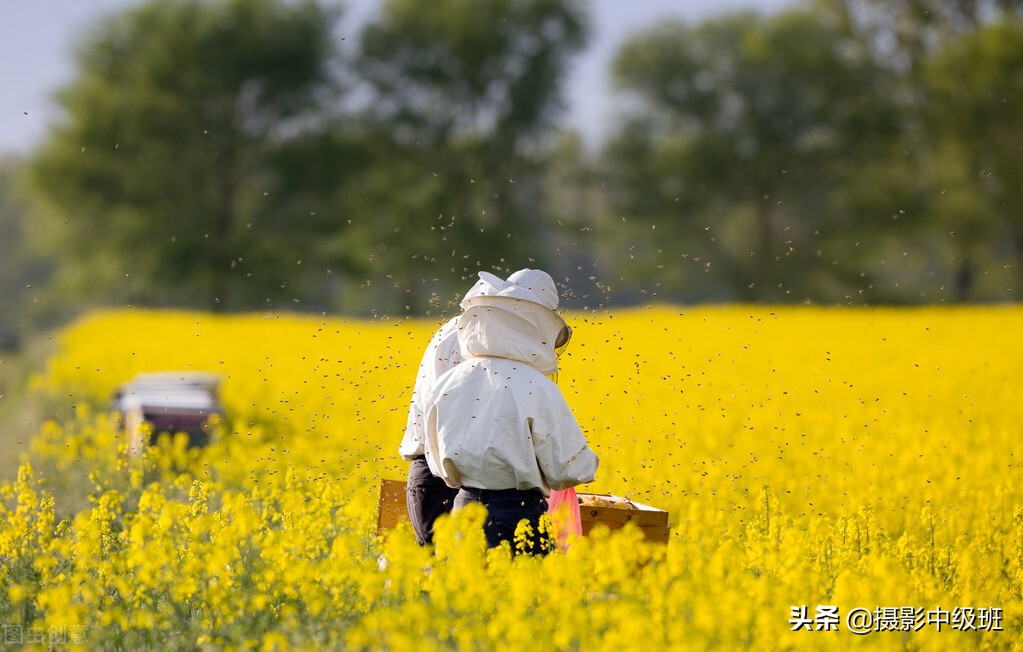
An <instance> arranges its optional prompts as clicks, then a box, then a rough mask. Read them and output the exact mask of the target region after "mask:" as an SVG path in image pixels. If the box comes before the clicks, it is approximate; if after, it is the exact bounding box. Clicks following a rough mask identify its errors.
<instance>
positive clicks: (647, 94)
mask: <svg viewBox="0 0 1023 652" xmlns="http://www.w3.org/2000/svg"><path fill="white" fill-rule="evenodd" d="M613 72H614V79H615V82H616V84H617V86H618V88H619V89H622V90H624V91H626V92H627V95H628V96H629V97H630V99H631V100H632V101H633V104H634V108H633V109H632V112H631V113H630V117H629V119H628V120H627V121H626V123H625V124H624V126H623V127H622V129H621V130H620V132H619V133H618V135H617V137H616V138H615V139H614V140H613V141H612V142H611V143H610V145H609V147H608V150H607V152H606V160H607V161H608V165H609V166H610V169H612V170H613V171H614V174H613V176H614V178H615V183H616V185H615V188H614V191H613V192H614V195H615V197H616V205H617V206H618V210H619V211H620V212H621V213H622V214H623V215H624V216H627V217H628V218H631V219H632V220H633V221H637V220H638V221H639V222H640V224H642V225H644V226H645V227H649V229H650V230H649V231H648V232H649V234H650V236H651V237H649V238H644V243H643V244H640V245H638V246H640V247H642V248H643V256H642V258H644V259H645V260H649V261H650V262H651V264H654V265H657V266H658V267H659V268H660V269H661V270H662V271H661V274H663V278H664V279H665V281H666V282H667V283H668V284H669V289H671V288H672V287H673V288H674V290H673V291H674V295H672V294H670V293H669V296H672V298H679V295H678V292H680V291H681V288H682V287H685V286H686V285H688V286H689V289H687V292H688V293H689V294H688V298H690V299H692V298H696V299H706V298H711V297H715V298H717V299H719V300H720V299H736V298H739V299H744V300H770V301H779V300H780V301H792V300H805V299H820V298H822V297H825V296H826V297H829V298H832V299H837V298H840V297H841V295H842V293H845V294H848V293H849V292H850V290H856V289H862V287H861V288H857V287H856V284H857V283H866V281H861V280H860V272H861V271H862V270H861V268H860V267H861V264H862V261H861V256H862V255H861V254H860V253H859V252H858V251H857V250H856V248H857V245H858V244H859V241H860V240H861V238H863V237H864V236H865V235H867V233H866V231H867V229H869V228H870V226H871V224H872V222H871V221H870V220H867V219H863V218H862V217H861V216H858V215H856V214H853V213H852V212H851V210H850V207H851V205H850V204H849V203H848V199H847V198H844V197H843V196H842V195H841V194H840V192H839V191H840V190H841V189H845V188H848V187H849V186H848V185H847V182H848V180H849V179H850V178H851V177H852V176H855V175H856V174H857V172H858V170H859V168H860V167H861V166H863V165H866V164H868V163H869V162H870V161H871V160H872V159H874V158H875V157H877V156H878V152H879V151H882V150H884V148H885V147H887V146H888V143H889V142H890V141H891V139H892V138H893V137H894V136H895V135H896V129H897V125H898V119H897V117H898V116H897V112H896V110H895V107H894V105H893V103H892V101H891V98H890V94H889V89H890V82H889V79H888V78H887V76H886V75H885V74H884V71H883V70H882V69H880V68H879V67H878V66H877V65H875V64H874V63H873V62H872V60H871V58H870V57H869V56H868V52H867V50H866V48H865V47H864V46H863V44H862V43H861V42H859V41H858V40H856V39H855V38H853V35H852V34H851V33H850V31H849V29H848V25H847V24H846V23H845V21H844V20H843V16H842V15H841V14H840V13H838V12H832V11H827V10H824V9H818V10H815V11H802V10H801V11H791V12H786V13H783V14H779V15H777V16H773V17H769V18H761V17H759V16H756V15H753V14H735V15H731V16H726V17H723V18H720V19H716V20H713V21H710V22H708V23H705V24H702V25H699V26H696V27H690V26H687V25H685V24H679V23H671V24H662V25H660V26H658V27H656V28H654V29H653V30H651V31H650V32H648V33H645V34H640V35H637V36H636V37H634V38H633V39H631V40H630V41H629V42H627V43H626V44H625V46H624V47H623V48H622V50H621V51H620V52H619V53H618V56H617V58H616V59H615V61H614V70H613ZM668 243H677V244H668ZM832 263H837V264H832ZM697 271H700V272H701V275H700V276H697V275H696V272H697ZM645 273H647V270H640V271H639V272H638V274H645Z"/></svg>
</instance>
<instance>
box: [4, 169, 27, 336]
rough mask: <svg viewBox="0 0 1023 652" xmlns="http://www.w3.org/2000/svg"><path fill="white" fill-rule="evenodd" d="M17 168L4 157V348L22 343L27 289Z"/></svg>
mask: <svg viewBox="0 0 1023 652" xmlns="http://www.w3.org/2000/svg"><path fill="white" fill-rule="evenodd" d="M13 168H14V163H13V162H12V161H9V160H0V351H5V350H8V349H13V348H15V347H16V346H17V345H18V342H19V324H18V323H17V316H18V315H19V314H21V312H22V311H21V303H22V301H23V298H24V289H25V278H24V251H25V238H24V233H23V230H22V224H21V223H22V219H23V217H22V215H23V212H22V209H21V207H20V206H18V205H17V202H15V200H14V197H13V196H12V189H11V188H12V179H13Z"/></svg>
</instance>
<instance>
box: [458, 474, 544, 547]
mask: <svg viewBox="0 0 1023 652" xmlns="http://www.w3.org/2000/svg"><path fill="white" fill-rule="evenodd" d="M468 503H482V504H483V505H485V506H486V508H487V520H486V521H485V522H484V523H483V533H484V534H485V535H486V537H487V545H489V546H490V547H491V548H494V547H497V546H499V545H500V544H501V542H502V541H507V542H508V543H509V544H510V545H511V549H512V554H515V553H520V552H525V553H529V554H532V555H546V554H547V553H548V552H550V551H551V548H552V547H553V542H552V541H551V537H550V533H549V532H547V531H546V529H544V531H543V532H541V531H540V517H541V516H543V515H544V514H546V513H547V500H546V499H545V498H544V496H543V493H542V492H541V491H540V490H539V489H529V490H520V489H500V490H488V489H475V488H472V487H462V489H461V491H459V492H458V496H457V497H456V498H455V509H461V508H463V507H465V506H466V504H468ZM523 519H525V520H526V521H528V522H529V525H530V529H531V532H530V535H529V536H528V537H526V538H525V539H524V541H522V542H520V543H517V542H516V541H515V529H516V528H517V527H518V525H519V521H521V520H523Z"/></svg>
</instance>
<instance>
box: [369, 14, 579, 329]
mask: <svg viewBox="0 0 1023 652" xmlns="http://www.w3.org/2000/svg"><path fill="white" fill-rule="evenodd" d="M586 18H587V17H586V14H585V12H584V10H583V6H582V5H581V3H580V2H578V1H576V0H494V1H492V2H475V1H472V0H437V1H435V2H430V3H422V2H416V1H415V0H388V1H387V2H385V3H384V4H383V8H382V12H381V14H380V16H379V17H378V18H377V19H376V20H375V21H373V22H371V23H370V24H369V25H368V26H367V27H366V29H365V31H364V33H363V34H362V46H361V47H362V49H361V56H360V59H359V65H358V69H359V71H360V72H361V75H362V77H363V79H364V80H365V81H366V82H367V85H368V95H369V97H370V106H371V109H370V112H369V118H368V125H369V126H368V130H369V131H368V135H367V139H368V140H367V143H368V146H367V150H368V152H369V156H370V158H371V164H370V165H369V166H368V167H367V168H366V172H365V174H364V175H363V176H362V177H360V179H359V181H358V188H359V189H360V191H361V197H360V199H359V201H360V202H361V210H353V212H352V214H353V216H354V217H353V219H354V220H355V223H354V224H353V228H354V229H355V230H356V231H358V232H359V233H361V234H362V239H363V240H364V241H368V242H373V243H375V244H374V245H373V247H372V248H371V249H370V250H369V251H368V252H367V256H371V257H372V259H373V266H374V268H375V269H377V270H383V271H385V272H386V274H387V278H388V282H389V287H388V288H386V293H387V294H388V295H390V297H391V299H390V300H389V303H390V305H393V306H397V307H399V308H401V307H404V308H405V309H407V310H410V311H414V312H419V311H422V310H425V309H429V308H431V307H437V306H439V305H441V304H442V300H443V299H445V298H448V297H440V296H433V297H429V296H425V293H423V292H420V291H417V290H418V288H419V287H420V286H421V285H422V284H423V283H426V282H429V283H430V286H431V287H433V288H441V289H442V290H443V291H444V292H449V291H450V293H451V294H452V295H460V294H461V293H462V292H464V290H465V289H466V287H467V283H471V278H470V277H474V275H475V272H476V271H477V270H478V269H491V268H493V269H494V270H495V271H504V269H502V268H506V267H512V268H517V267H523V266H535V265H539V264H542V262H541V261H537V260H536V257H537V256H538V247H537V246H536V245H537V238H538V237H539V232H540V230H541V229H542V228H543V224H544V220H543V216H542V215H541V213H542V210H543V209H542V206H541V203H540V201H539V195H540V190H539V184H540V172H541V170H540V167H539V164H538V162H539V160H540V157H541V154H542V149H543V145H544V137H545V136H546V135H547V134H548V133H549V131H548V128H550V127H552V126H553V124H554V123H553V120H554V118H555V117H556V112H557V111H558V110H559V109H560V108H561V92H562V88H563V83H564V79H565V75H566V66H567V62H568V59H569V57H570V56H571V55H573V54H574V53H576V52H578V51H579V50H580V49H581V48H582V47H583V45H584V44H585V42H586V37H587V24H586ZM378 275H379V274H378Z"/></svg>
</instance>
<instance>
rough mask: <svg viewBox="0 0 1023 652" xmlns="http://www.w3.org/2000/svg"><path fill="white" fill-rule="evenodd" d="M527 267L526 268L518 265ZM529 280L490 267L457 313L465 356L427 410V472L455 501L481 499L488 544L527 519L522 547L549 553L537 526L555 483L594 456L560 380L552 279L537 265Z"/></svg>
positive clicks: (592, 465)
mask: <svg viewBox="0 0 1023 652" xmlns="http://www.w3.org/2000/svg"><path fill="white" fill-rule="evenodd" d="M524 271H525V270H524ZM529 271H531V272H534V274H533V275H532V279H531V281H530V282H527V283H516V282H513V281H512V279H511V277H509V280H508V281H502V280H501V279H499V278H496V277H492V275H488V276H487V277H484V276H483V275H482V274H481V278H482V280H485V281H487V282H488V283H489V284H490V285H491V286H492V287H491V288H487V289H486V290H485V291H483V292H480V293H478V294H477V295H475V296H472V297H468V298H466V300H465V301H464V302H463V304H462V307H463V309H464V311H463V312H462V314H461V315H460V316H459V317H457V319H456V327H457V333H458V341H459V344H460V353H461V355H462V357H464V358H465V361H464V362H462V363H461V364H459V365H457V366H456V367H454V368H453V369H451V370H450V371H448V372H446V373H445V374H444V375H442V376H441V377H440V378H438V379H437V381H436V385H435V386H434V388H433V390H432V391H431V392H430V394H429V396H428V398H427V402H426V408H425V415H426V422H425V430H426V442H425V456H426V461H427V464H428V465H429V468H430V471H431V472H432V473H433V474H434V475H436V476H437V477H439V478H441V479H442V480H443V481H444V482H445V483H446V484H447V485H448V486H450V487H458V488H459V492H458V494H457V496H456V497H455V501H454V506H455V509H459V508H461V507H464V506H465V505H466V504H468V503H470V502H477V503H482V504H483V505H485V506H486V507H487V511H488V516H487V519H486V521H485V524H484V533H485V534H486V537H487V543H488V544H489V545H490V546H497V545H500V543H501V542H502V541H508V542H509V543H510V544H511V545H512V549H513V550H516V549H517V543H516V541H515V531H516V527H517V525H518V524H519V522H520V521H521V520H523V519H525V520H527V521H528V523H529V525H530V528H531V536H530V537H528V539H527V541H528V543H527V544H526V551H527V552H531V553H533V554H545V553H546V552H547V551H549V550H550V547H551V539H550V537H549V533H547V532H546V531H543V530H542V529H541V527H540V517H541V516H542V515H543V514H544V513H545V512H546V511H547V500H546V497H547V496H549V495H550V492H551V490H552V489H559V490H560V489H567V488H569V487H574V486H576V485H579V484H582V483H585V482H590V481H592V480H593V479H594V475H595V473H596V470H597V456H596V455H595V454H594V453H593V451H591V450H590V448H589V446H588V444H587V442H586V438H585V437H584V435H583V433H582V430H581V429H580V428H579V424H578V423H577V422H576V420H575V417H574V416H573V415H572V412H571V410H570V409H569V407H568V404H567V403H566V402H565V399H564V397H563V396H562V395H561V391H560V390H559V389H558V386H557V385H556V384H555V383H554V382H553V381H552V380H551V379H550V378H549V377H548V376H549V375H552V374H555V373H556V372H557V354H556V353H555V348H556V347H557V346H558V345H559V344H561V343H559V337H560V338H561V340H562V343H563V342H564V341H565V340H567V338H568V336H569V335H570V334H571V330H570V329H569V328H568V325H567V324H566V323H565V321H564V319H562V318H561V316H560V315H558V313H557V312H556V311H555V309H556V308H557V306H558V295H557V290H556V287H555V286H554V282H553V280H551V278H550V276H549V275H548V274H546V273H544V272H539V271H538V270H529Z"/></svg>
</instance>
